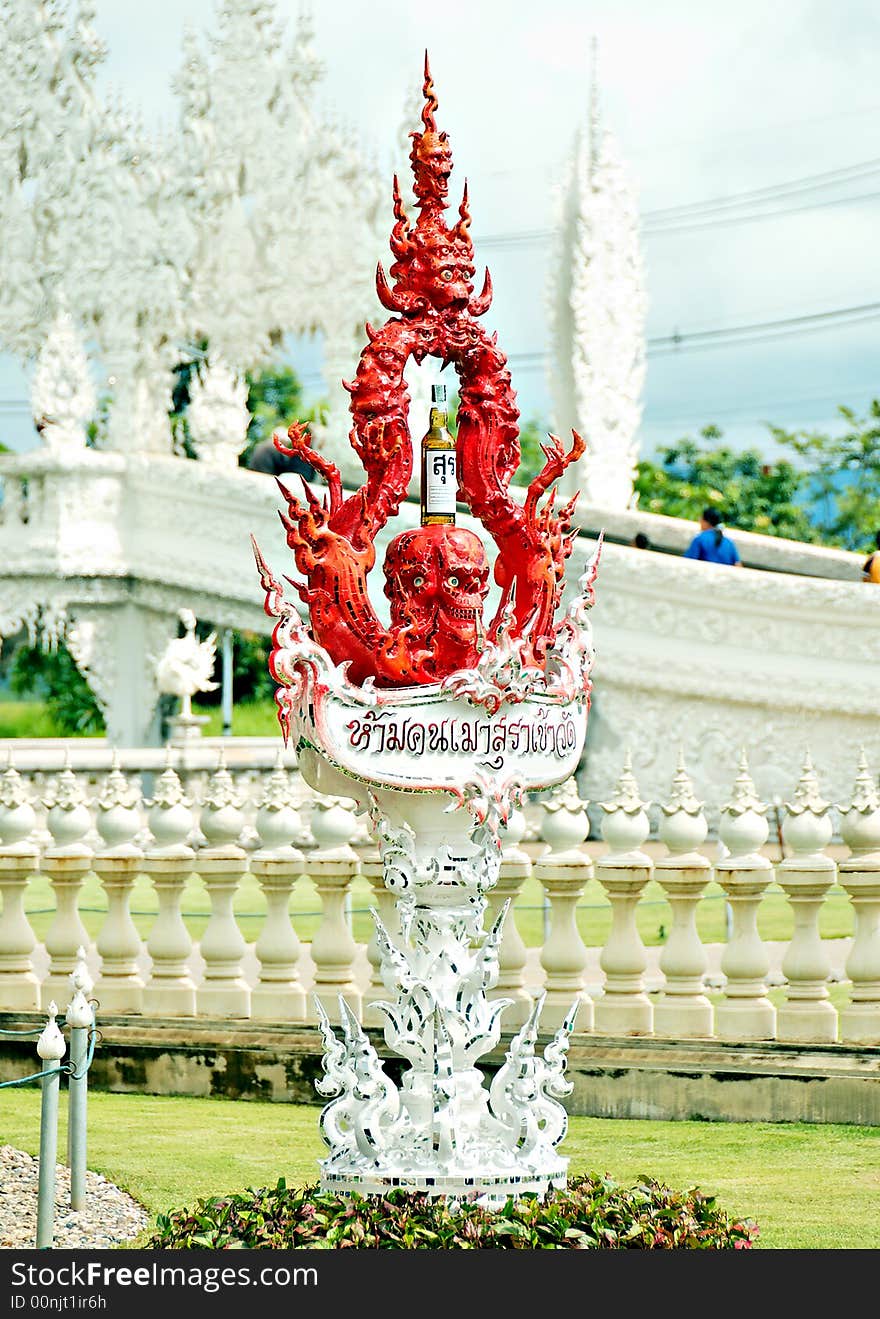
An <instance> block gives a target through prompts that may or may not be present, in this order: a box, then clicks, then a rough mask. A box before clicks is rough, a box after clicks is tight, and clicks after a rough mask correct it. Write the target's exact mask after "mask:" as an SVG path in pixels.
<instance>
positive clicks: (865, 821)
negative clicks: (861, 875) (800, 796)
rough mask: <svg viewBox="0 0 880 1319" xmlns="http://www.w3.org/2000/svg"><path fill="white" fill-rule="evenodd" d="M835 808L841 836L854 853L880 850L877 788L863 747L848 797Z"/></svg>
mask: <svg viewBox="0 0 880 1319" xmlns="http://www.w3.org/2000/svg"><path fill="white" fill-rule="evenodd" d="M837 809H838V811H839V812H840V834H841V837H842V838H843V841H844V842H845V843H846V845H847V847H849V849H850V850H851V852H852V853H853V855H854V856H859V855H862V854H863V853H868V852H874V851H880V791H878V787H877V779H876V777H875V775H874V774H872V773H871V770H870V768H869V766H868V757H867V754H866V752H865V748H864V747H862V749H861V751H860V753H859V766H858V771H857V773H856V781H855V784H854V785H853V790H852V794H851V796H850V799H849V801H848V802H845V803H843V804H841V805H840V806H838V808H837Z"/></svg>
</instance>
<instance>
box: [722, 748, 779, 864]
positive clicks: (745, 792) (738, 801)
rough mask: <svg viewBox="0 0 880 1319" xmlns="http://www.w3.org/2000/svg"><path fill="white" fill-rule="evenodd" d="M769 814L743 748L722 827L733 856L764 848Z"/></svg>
mask: <svg viewBox="0 0 880 1319" xmlns="http://www.w3.org/2000/svg"><path fill="white" fill-rule="evenodd" d="M766 815H767V806H766V804H765V803H764V802H762V801H761V799H760V797H759V796H758V794H757V792H756V790H755V785H754V783H753V782H752V777H751V775H750V773H749V760H748V756H747V754H746V749H745V747H743V748H742V751H741V752H740V758H739V765H738V767H737V774H736V779H735V780H734V784H733V792H732V794H731V798H730V801H728V802H727V803H726V804H725V805H724V806H722V807H721V819H720V823H719V830H718V832H719V834H720V837H721V841H722V843H724V845H725V847H726V848H727V849H728V851H729V852H730V853H731V856H749V855H752V854H754V853H756V852H758V851H760V849H761V847H763V845H764V843H766V841H767V835H768V834H769V832H770V827H769V825H768V823H767V820H766V818H765V817H766ZM767 864H768V865H769V864H770V863H769V862H767Z"/></svg>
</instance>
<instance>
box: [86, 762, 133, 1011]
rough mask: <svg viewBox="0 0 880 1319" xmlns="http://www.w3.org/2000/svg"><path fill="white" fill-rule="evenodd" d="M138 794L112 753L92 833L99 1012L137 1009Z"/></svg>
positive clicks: (99, 797)
mask: <svg viewBox="0 0 880 1319" xmlns="http://www.w3.org/2000/svg"><path fill="white" fill-rule="evenodd" d="M139 801H140V793H139V792H138V791H137V789H136V788H134V787H133V785H132V784H130V783H129V782H128V780H127V779H126V777H125V775H124V774H123V773H122V771H121V769H120V768H119V756H118V754H117V753H116V752H115V751H114V753H113V763H112V766H111V769H110V773H109V774H108V775H107V778H106V779H105V781H104V783H103V785H102V787H101V791H100V793H99V795H98V800H97V807H98V812H97V825H98V833H99V834H100V835H101V838H102V839H103V842H104V847H103V848H102V849H101V850H100V851H99V852H96V853H95V857H94V860H93V862H92V869H93V870H94V872H95V874H96V875H97V876H98V878H99V879H100V881H101V884H102V886H103V889H104V892H105V893H106V894H107V916H106V919H105V920H104V924H103V925H102V927H101V931H100V933H99V935H98V939H97V944H96V946H97V949H98V952H99V954H100V956H101V973H100V978H99V980H98V999H99V1001H100V1004H101V1011H102V1012H141V1011H142V1010H143V1004H144V982H143V980H142V979H141V976H140V973H139V971H138V965H137V959H138V957H139V956H140V951H141V938H140V935H139V934H138V932H137V929H136V927H135V923H134V921H133V920H132V918H131V911H130V905H131V891H132V889H133V888H134V885H135V881H136V880H137V877H138V875H139V874H140V873H141V867H142V863H143V859H144V854H143V852H142V851H141V849H140V848H139V847H135V845H134V843H133V842H132V839H133V838H134V836H135V834H136V833H137V831H138V829H139V828H140V825H141V820H140V814H139V812H138V809H137V807H138V803H139Z"/></svg>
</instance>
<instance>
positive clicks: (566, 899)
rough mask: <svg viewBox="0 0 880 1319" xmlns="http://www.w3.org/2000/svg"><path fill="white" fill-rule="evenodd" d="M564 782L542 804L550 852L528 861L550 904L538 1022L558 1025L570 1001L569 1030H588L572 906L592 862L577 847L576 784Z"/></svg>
mask: <svg viewBox="0 0 880 1319" xmlns="http://www.w3.org/2000/svg"><path fill="white" fill-rule="evenodd" d="M564 786H565V787H566V788H567V791H566V792H565V793H564V794H562V793H556V794H554V798H553V799H552V800H551V802H550V803H545V806H544V819H543V821H542V823H541V837H542V838H543V839H544V841H545V842H546V843H548V844H549V845H550V851H549V852H545V853H544V855H543V856H540V857H538V859H537V860H536V861H535V863H534V865H533V873H534V875H535V878H536V879H537V880H539V881H540V883H541V884H543V886H544V889H545V891H546V894H547V898H548V900H549V902H550V932H549V933H548V935H547V938H546V939H545V940H544V946H543V947H542V949H541V966H542V967H543V968H544V975H545V980H544V994H545V998H544V1009H543V1012H542V1020H543V1021H544V1022H545V1024H546V1025H548V1026H550V1025H553V1026H558V1025H560V1023H562V1022H563V1021H565V1020H567V1018H568V1014H569V1012H570V1011H571V1007H572V1004H573V1003H576V1004H577V1016H576V1017H575V1020H574V1026H573V1029H574V1030H577V1031H589V1030H592V1029H593V1000H592V999H591V998H590V996H589V994H588V993H587V991H586V989H585V988H584V977H585V973H586V969H587V960H588V954H587V948H586V944H585V943H584V941H583V939H582V938H581V933H580V930H579V929H578V925H577V909H578V903H579V902H580V900H581V898H582V897H583V895H584V889H585V888H586V886H587V884H588V882H589V881H590V880H591V879H592V877H593V863H592V861H591V860H590V858H589V857H588V856H587V854H586V852H585V851H584V850H583V848H582V847H581V844H582V843H583V842H584V840H585V839H586V837H587V834H588V833H589V832H590V821H589V817H588V816H587V803H586V802H585V801H582V800H581V798H580V797H579V795H578V791H577V785H576V784H575V783H574V781H573V780H569V782H568V783H567V784H565V785H564Z"/></svg>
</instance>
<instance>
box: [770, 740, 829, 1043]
mask: <svg viewBox="0 0 880 1319" xmlns="http://www.w3.org/2000/svg"><path fill="white" fill-rule="evenodd" d="M785 809H786V811H787V812H788V814H787V815H786V818H785V821H784V823H783V825H782V836H783V838H784V839H785V841H786V843H787V844H788V846H789V847H790V848H791V849H792V853H793V855H792V856H787V857H785V858H784V859H783V860H782V861H780V863H779V864H778V866H777V867H776V878H777V880H778V881H779V884H780V886H781V888H782V890H783V892H784V893H785V895H786V897H787V898H788V900H789V902H790V903H791V908H792V912H793V914H794V934H793V935H792V939H791V943H790V944H789V945H788V948H787V949H786V951H785V956H784V957H783V959H782V972H783V975H784V976H785V977H786V979H787V980H788V988H787V990H786V994H785V1003H784V1005H783V1006H782V1007H781V1008H780V1009H779V1011H778V1012H777V1014H776V1038H777V1039H780V1040H836V1039H837V1012H836V1011H835V1009H834V1008H833V1007H832V1006H831V1003H830V1002H829V1001H828V975H829V973H830V971H831V962H830V959H829V956H828V952H827V949H826V947H825V944H824V943H823V941H822V936H821V934H820V933H819V914H820V912H821V910H822V903H823V902H824V901H825V895H826V894H827V892H828V890H829V889H830V887H831V885H832V884H833V883H834V878H835V874H836V869H837V868H836V866H835V864H834V862H833V861H832V860H831V858H830V857H828V856H825V854H824V852H823V850H822V849H823V848H825V847H827V846H828V844H829V843H830V842H831V836H832V834H833V832H834V828H833V825H832V822H831V814H830V811H831V803H830V802H827V801H825V800H824V798H823V797H822V794H821V793H820V791H819V782H818V780H817V778H816V773H815V770H814V769H813V762H812V760H811V759H810V753H809V751H808V752H807V754H806V756H805V757H804V766H803V771H802V773H801V777H800V781H799V783H798V785H797V787H796V788H795V791H794V799H793V800H792V801H790V802H786V803H785Z"/></svg>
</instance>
